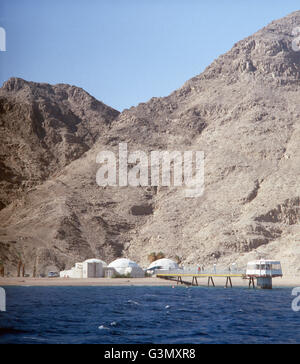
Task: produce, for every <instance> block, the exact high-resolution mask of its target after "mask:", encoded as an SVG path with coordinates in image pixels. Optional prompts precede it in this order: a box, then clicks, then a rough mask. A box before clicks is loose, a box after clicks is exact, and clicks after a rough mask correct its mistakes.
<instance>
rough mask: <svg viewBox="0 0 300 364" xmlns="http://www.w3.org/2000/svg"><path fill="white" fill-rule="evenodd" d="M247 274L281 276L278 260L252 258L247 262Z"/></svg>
mask: <svg viewBox="0 0 300 364" xmlns="http://www.w3.org/2000/svg"><path fill="white" fill-rule="evenodd" d="M246 275H247V276H249V277H250V276H251V277H256V278H257V277H281V276H282V269H281V264H280V261H278V260H265V259H261V260H254V261H252V262H249V263H248V264H247V271H246Z"/></svg>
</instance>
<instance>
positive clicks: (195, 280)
mask: <svg viewBox="0 0 300 364" xmlns="http://www.w3.org/2000/svg"><path fill="white" fill-rule="evenodd" d="M194 282H195V286H198V281H197V277H193V279H192V286H193V285H194Z"/></svg>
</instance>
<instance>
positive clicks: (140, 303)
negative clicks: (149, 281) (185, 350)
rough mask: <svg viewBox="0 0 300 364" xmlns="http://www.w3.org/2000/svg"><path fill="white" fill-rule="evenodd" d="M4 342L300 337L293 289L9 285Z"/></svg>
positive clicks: (1, 330)
mask: <svg viewBox="0 0 300 364" xmlns="http://www.w3.org/2000/svg"><path fill="white" fill-rule="evenodd" d="M5 290H6V296H7V302H6V304H7V307H6V309H7V311H6V312H0V343H22V344H25V343H26V344H37V343H41V344H44V343H48V344H50V343H51V344H52V343H53V344H55V343H71V344H76V343H95V344H98V343H99V344H120V343H123V344H124V343H132V344H135V343H153V344H159V343H165V344H185V343H189V344H200V343H300V311H299V312H294V311H293V310H292V308H291V303H292V300H293V298H294V297H293V296H292V295H291V291H292V290H291V289H288V288H278V289H273V290H253V289H245V288H230V289H223V288H204V287H189V288H186V287H179V286H178V287H177V286H176V287H174V288H172V287H133V286H130V287H5Z"/></svg>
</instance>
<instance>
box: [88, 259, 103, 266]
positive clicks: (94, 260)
mask: <svg viewBox="0 0 300 364" xmlns="http://www.w3.org/2000/svg"><path fill="white" fill-rule="evenodd" d="M83 263H100V264H102V266H103V267H107V263H105V262H104V261H103V260H101V259H87V260H85V261H84V262H83Z"/></svg>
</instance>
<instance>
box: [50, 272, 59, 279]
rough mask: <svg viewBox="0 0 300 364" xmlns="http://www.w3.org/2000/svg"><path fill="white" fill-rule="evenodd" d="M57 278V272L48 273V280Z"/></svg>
mask: <svg viewBox="0 0 300 364" xmlns="http://www.w3.org/2000/svg"><path fill="white" fill-rule="evenodd" d="M57 277H59V273H58V272H49V273H48V278H57Z"/></svg>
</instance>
